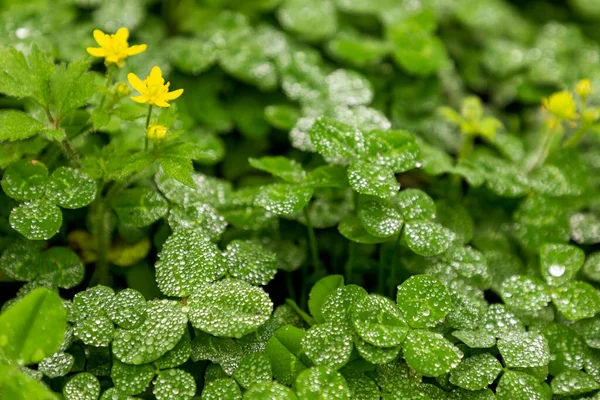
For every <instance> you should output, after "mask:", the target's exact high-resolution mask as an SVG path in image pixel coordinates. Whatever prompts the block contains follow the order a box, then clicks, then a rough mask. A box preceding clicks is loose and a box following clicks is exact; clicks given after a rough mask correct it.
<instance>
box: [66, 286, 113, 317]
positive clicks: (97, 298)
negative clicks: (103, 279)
mask: <svg viewBox="0 0 600 400" xmlns="http://www.w3.org/2000/svg"><path fill="white" fill-rule="evenodd" d="M114 295H115V292H114V290H112V289H111V288H109V287H108V286H103V285H97V286H94V287H90V288H87V289H86V290H84V291H83V292H79V293H77V294H76V295H75V296H74V297H73V314H74V315H75V317H76V318H77V319H79V318H86V317H87V316H89V315H96V314H101V313H103V312H105V311H106V310H107V309H108V307H109V306H110V304H111V303H112V302H113V300H114Z"/></svg>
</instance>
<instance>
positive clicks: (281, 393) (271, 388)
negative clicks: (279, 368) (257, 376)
mask: <svg viewBox="0 0 600 400" xmlns="http://www.w3.org/2000/svg"><path fill="white" fill-rule="evenodd" d="M244 399H247V400H263V399H277V400H298V396H296V394H295V393H294V392H293V391H292V389H290V388H288V387H287V386H284V385H282V384H280V383H277V382H271V381H269V382H257V383H254V384H253V385H252V386H250V387H249V388H248V390H247V391H246V392H245V393H244Z"/></svg>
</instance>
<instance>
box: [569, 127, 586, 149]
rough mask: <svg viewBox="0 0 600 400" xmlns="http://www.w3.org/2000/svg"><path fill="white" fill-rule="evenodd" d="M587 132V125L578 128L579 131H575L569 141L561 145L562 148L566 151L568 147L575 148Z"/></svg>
mask: <svg viewBox="0 0 600 400" xmlns="http://www.w3.org/2000/svg"><path fill="white" fill-rule="evenodd" d="M587 131H588V126H587V125H582V126H580V127H579V129H577V130H576V131H575V133H574V134H573V135H572V136H571V137H570V138H569V139H567V140H566V141H565V143H564V144H563V148H564V149H568V148H570V147H575V146H577V144H578V143H579V142H580V141H581V139H583V137H584V136H585V134H586V133H587Z"/></svg>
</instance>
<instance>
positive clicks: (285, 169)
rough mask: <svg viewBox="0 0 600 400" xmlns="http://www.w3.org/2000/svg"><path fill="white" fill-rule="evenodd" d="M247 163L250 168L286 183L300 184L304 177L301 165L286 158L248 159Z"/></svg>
mask: <svg viewBox="0 0 600 400" xmlns="http://www.w3.org/2000/svg"><path fill="white" fill-rule="evenodd" d="M248 162H249V163H250V165H251V166H252V167H254V168H256V169H259V170H261V171H265V172H268V173H269V174H271V175H274V176H276V177H278V178H281V179H283V180H284V181H286V182H290V183H294V182H301V181H303V180H304V178H305V177H306V172H304V170H303V169H302V165H300V164H299V163H298V162H296V161H295V160H292V159H290V158H287V157H282V156H275V157H261V158H250V159H249V160H248Z"/></svg>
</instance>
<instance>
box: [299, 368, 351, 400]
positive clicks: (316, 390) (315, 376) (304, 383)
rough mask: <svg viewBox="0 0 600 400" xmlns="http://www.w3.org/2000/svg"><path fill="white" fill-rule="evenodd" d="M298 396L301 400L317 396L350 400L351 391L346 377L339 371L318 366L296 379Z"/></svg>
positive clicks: (302, 373)
mask: <svg viewBox="0 0 600 400" xmlns="http://www.w3.org/2000/svg"><path fill="white" fill-rule="evenodd" d="M295 388H296V394H298V397H299V398H300V399H311V398H314V397H316V396H319V397H321V398H325V399H340V400H341V399H348V400H349V399H350V398H351V397H350V389H349V388H348V384H347V383H346V380H345V379H344V377H343V376H342V375H341V374H340V373H339V372H337V371H335V370H332V369H330V368H327V367H323V366H317V367H311V368H309V369H307V370H304V371H302V372H301V373H300V374H299V375H298V377H297V378H296V383H295Z"/></svg>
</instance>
